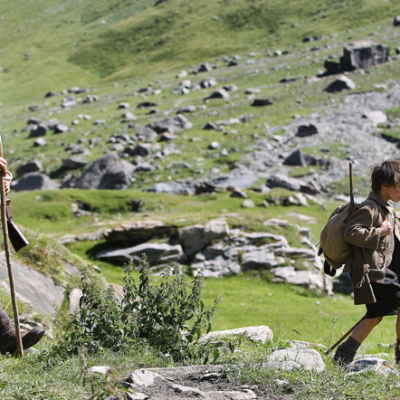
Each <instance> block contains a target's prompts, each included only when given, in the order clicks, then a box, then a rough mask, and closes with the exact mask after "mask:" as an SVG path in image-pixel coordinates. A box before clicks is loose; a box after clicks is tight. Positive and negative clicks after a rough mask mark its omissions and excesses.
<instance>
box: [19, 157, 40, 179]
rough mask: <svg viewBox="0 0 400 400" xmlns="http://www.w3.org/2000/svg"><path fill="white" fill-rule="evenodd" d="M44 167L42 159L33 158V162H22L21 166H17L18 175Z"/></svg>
mask: <svg viewBox="0 0 400 400" xmlns="http://www.w3.org/2000/svg"><path fill="white" fill-rule="evenodd" d="M41 169H42V164H41V163H40V161H37V160H33V161H31V162H28V163H26V164H22V165H21V166H20V167H18V168H17V171H16V173H17V175H18V176H22V175H25V174H29V173H30V172H37V171H40V170H41Z"/></svg>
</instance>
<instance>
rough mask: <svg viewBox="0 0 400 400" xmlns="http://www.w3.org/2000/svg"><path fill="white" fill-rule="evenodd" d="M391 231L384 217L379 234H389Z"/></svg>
mask: <svg viewBox="0 0 400 400" xmlns="http://www.w3.org/2000/svg"><path fill="white" fill-rule="evenodd" d="M391 231H392V226H391V225H390V222H389V221H388V220H387V219H385V220H384V221H383V223H382V225H381V236H388V235H390V232H391Z"/></svg>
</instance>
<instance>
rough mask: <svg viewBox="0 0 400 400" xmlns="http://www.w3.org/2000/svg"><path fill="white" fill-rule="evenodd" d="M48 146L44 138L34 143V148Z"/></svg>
mask: <svg viewBox="0 0 400 400" xmlns="http://www.w3.org/2000/svg"><path fill="white" fill-rule="evenodd" d="M46 144H47V142H46V141H45V140H44V139H43V138H39V139H36V140H35V141H34V142H33V147H41V146H45V145H46Z"/></svg>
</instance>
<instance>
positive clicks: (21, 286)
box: [0, 251, 65, 318]
mask: <svg viewBox="0 0 400 400" xmlns="http://www.w3.org/2000/svg"><path fill="white" fill-rule="evenodd" d="M12 266H13V272H14V280H15V289H16V292H17V298H18V297H22V299H21V300H22V301H26V300H28V301H29V302H30V304H31V305H32V309H33V311H36V312H40V313H42V314H44V315H49V316H51V317H52V318H53V317H54V316H55V313H56V308H55V307H60V306H61V304H62V302H63V300H64V292H65V289H64V288H63V287H62V286H56V285H55V284H54V282H53V280H52V279H50V278H48V277H47V276H44V275H43V274H41V273H40V272H37V271H35V270H34V269H33V268H31V267H30V266H25V265H22V264H20V263H19V262H18V261H16V260H15V259H14V260H12ZM0 280H2V281H4V282H6V285H7V287H9V284H8V270H7V262H6V257H5V253H4V251H3V252H1V253H0Z"/></svg>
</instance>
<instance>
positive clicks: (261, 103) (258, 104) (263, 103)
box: [251, 99, 274, 107]
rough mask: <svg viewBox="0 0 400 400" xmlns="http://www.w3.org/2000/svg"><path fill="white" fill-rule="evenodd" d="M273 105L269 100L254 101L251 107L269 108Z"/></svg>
mask: <svg viewBox="0 0 400 400" xmlns="http://www.w3.org/2000/svg"><path fill="white" fill-rule="evenodd" d="M272 104H274V103H273V102H272V101H271V100H270V99H255V100H254V101H253V103H251V105H252V106H253V107H264V106H271V105H272Z"/></svg>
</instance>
